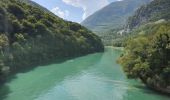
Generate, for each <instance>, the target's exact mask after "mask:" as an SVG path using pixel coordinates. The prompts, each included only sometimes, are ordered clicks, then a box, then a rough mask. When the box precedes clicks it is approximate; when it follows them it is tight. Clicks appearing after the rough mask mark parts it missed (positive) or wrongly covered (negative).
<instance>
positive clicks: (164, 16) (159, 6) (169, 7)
mask: <svg viewBox="0 0 170 100" xmlns="http://www.w3.org/2000/svg"><path fill="white" fill-rule="evenodd" d="M169 19H170V2H169V1H168V0H154V2H151V3H150V4H148V5H145V6H142V7H141V8H140V9H138V10H137V11H136V12H135V14H134V15H133V16H132V17H130V18H129V20H128V24H127V27H128V28H130V29H133V28H135V27H138V26H140V25H142V24H145V23H148V22H154V21H158V20H169Z"/></svg>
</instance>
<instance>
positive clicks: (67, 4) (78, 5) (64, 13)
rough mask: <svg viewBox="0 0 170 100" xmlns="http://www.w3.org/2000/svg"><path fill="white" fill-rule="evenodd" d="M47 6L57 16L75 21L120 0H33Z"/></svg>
mask: <svg viewBox="0 0 170 100" xmlns="http://www.w3.org/2000/svg"><path fill="white" fill-rule="evenodd" d="M32 1H35V2H36V3H38V4H40V5H41V6H43V7H45V8H47V9H48V10H50V11H51V12H53V13H54V14H56V15H57V16H59V17H61V18H63V19H65V20H69V21H73V22H78V23H80V22H82V21H83V20H84V19H85V18H87V17H88V16H90V15H91V14H93V13H94V12H96V11H97V10H99V9H101V8H103V7H104V6H106V5H108V4H110V3H111V2H114V1H120V0H32Z"/></svg>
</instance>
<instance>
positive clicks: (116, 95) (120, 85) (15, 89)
mask: <svg viewBox="0 0 170 100" xmlns="http://www.w3.org/2000/svg"><path fill="white" fill-rule="evenodd" d="M120 54H121V51H119V50H114V49H112V48H107V49H106V51H105V53H96V54H92V55H87V56H84V57H79V58H76V59H72V60H68V61H65V62H63V63H60V64H52V65H48V66H40V67H37V68H35V69H34V70H31V71H30V72H26V73H20V74H17V75H16V78H15V79H13V80H12V81H11V82H9V83H7V84H6V85H5V86H3V87H4V88H8V89H7V90H8V91H6V93H5V94H6V95H4V94H1V93H2V92H0V95H1V96H0V98H1V99H4V100H169V98H168V97H166V96H161V95H158V94H156V93H154V92H152V91H150V90H148V89H146V88H145V87H144V86H143V85H142V84H140V83H139V82H137V81H135V80H128V79H127V78H126V77H125V75H124V73H123V71H122V70H121V67H120V66H119V65H118V64H116V59H117V58H118V57H119V55H120ZM1 91H2V90H1ZM2 97H3V98H2Z"/></svg>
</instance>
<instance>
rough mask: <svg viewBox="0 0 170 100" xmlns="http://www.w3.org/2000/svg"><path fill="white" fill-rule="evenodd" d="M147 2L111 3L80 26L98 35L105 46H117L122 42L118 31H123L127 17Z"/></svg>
mask: <svg viewBox="0 0 170 100" xmlns="http://www.w3.org/2000/svg"><path fill="white" fill-rule="evenodd" d="M149 2H150V0H123V1H117V2H113V3H111V4H109V5H108V6H106V7H104V8H102V9H101V10H99V11H97V12H96V13H94V14H92V15H91V16H89V17H88V18H86V19H85V20H84V21H83V22H82V23H81V24H82V25H84V26H86V27H87V28H89V29H91V30H92V31H93V32H95V33H96V34H97V35H99V36H100V37H101V38H102V40H103V42H104V44H105V45H115V44H116V45H117V44H120V43H119V42H121V41H122V40H121V38H122V37H121V35H120V34H118V31H120V30H122V29H123V27H124V25H125V24H126V22H127V19H128V17H129V16H131V15H133V14H134V12H135V10H136V9H138V8H139V7H140V6H141V5H143V4H147V3H149ZM99 16H100V17H99ZM117 37H118V38H119V39H117Z"/></svg>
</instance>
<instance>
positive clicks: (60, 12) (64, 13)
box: [51, 7, 69, 19]
mask: <svg viewBox="0 0 170 100" xmlns="http://www.w3.org/2000/svg"><path fill="white" fill-rule="evenodd" d="M51 12H53V13H54V14H56V15H57V16H59V17H61V18H63V19H66V18H67V17H68V16H69V11H68V10H64V11H63V10H61V9H60V8H59V7H55V8H53V9H52V10H51Z"/></svg>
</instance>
